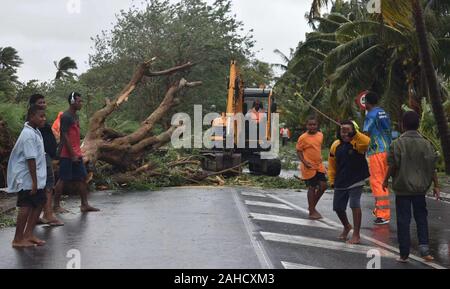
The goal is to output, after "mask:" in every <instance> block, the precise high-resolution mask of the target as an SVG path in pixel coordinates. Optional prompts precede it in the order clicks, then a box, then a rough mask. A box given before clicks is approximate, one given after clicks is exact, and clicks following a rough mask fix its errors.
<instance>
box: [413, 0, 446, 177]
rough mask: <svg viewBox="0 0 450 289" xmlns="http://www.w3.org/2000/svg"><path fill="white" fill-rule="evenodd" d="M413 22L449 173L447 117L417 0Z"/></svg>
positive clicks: (420, 8)
mask: <svg viewBox="0 0 450 289" xmlns="http://www.w3.org/2000/svg"><path fill="white" fill-rule="evenodd" d="M411 5H412V11H413V15H414V22H415V25H416V30H417V36H418V38H419V47H420V52H421V55H422V62H423V67H424V70H425V72H426V77H427V80H428V88H429V92H430V100H431V106H432V108H433V113H434V117H435V119H436V124H437V127H438V132H439V135H440V139H441V145H442V150H443V152H444V159H445V168H446V169H445V170H446V173H447V174H448V175H450V131H449V128H448V119H447V116H446V115H445V112H444V106H443V101H442V96H441V90H440V85H439V83H438V80H437V74H436V70H435V68H434V66H433V60H432V58H431V49H430V44H429V42H428V38H427V31H426V27H425V21H424V17H423V10H422V6H421V4H420V3H419V1H418V0H411Z"/></svg>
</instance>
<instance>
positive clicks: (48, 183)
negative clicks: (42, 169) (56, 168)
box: [45, 155, 55, 190]
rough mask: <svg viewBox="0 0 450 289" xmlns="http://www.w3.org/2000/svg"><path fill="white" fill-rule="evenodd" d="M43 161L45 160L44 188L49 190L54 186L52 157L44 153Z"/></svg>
mask: <svg viewBox="0 0 450 289" xmlns="http://www.w3.org/2000/svg"><path fill="white" fill-rule="evenodd" d="M45 161H46V162H47V181H46V182H45V189H46V190H51V189H53V187H54V186H55V173H54V172H53V165H52V158H51V157H50V156H49V155H45Z"/></svg>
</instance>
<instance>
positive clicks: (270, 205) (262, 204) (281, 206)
mask: <svg viewBox="0 0 450 289" xmlns="http://www.w3.org/2000/svg"><path fill="white" fill-rule="evenodd" d="M245 204H246V205H248V206H259V207H267V208H277V209H285V210H292V208H291V207H289V206H286V205H284V204H279V203H268V202H256V201H245Z"/></svg>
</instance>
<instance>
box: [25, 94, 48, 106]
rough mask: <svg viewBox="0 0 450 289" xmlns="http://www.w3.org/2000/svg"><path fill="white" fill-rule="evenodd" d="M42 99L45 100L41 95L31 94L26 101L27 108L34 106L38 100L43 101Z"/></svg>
mask: <svg viewBox="0 0 450 289" xmlns="http://www.w3.org/2000/svg"><path fill="white" fill-rule="evenodd" d="M43 98H45V97H44V96H43V95H42V94H39V93H35V94H33V95H32V96H30V98H29V99H28V106H29V107H31V106H32V105H35V104H36V102H37V101H38V100H39V99H43Z"/></svg>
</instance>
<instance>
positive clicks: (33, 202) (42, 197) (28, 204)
mask: <svg viewBox="0 0 450 289" xmlns="http://www.w3.org/2000/svg"><path fill="white" fill-rule="evenodd" d="M46 201H47V196H46V194H45V190H38V191H37V192H36V194H34V195H31V190H27V191H24V190H22V191H20V192H18V193H17V204H16V206H17V207H19V208H22V207H25V208H37V207H39V206H43V205H44V204H45V202H46Z"/></svg>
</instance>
